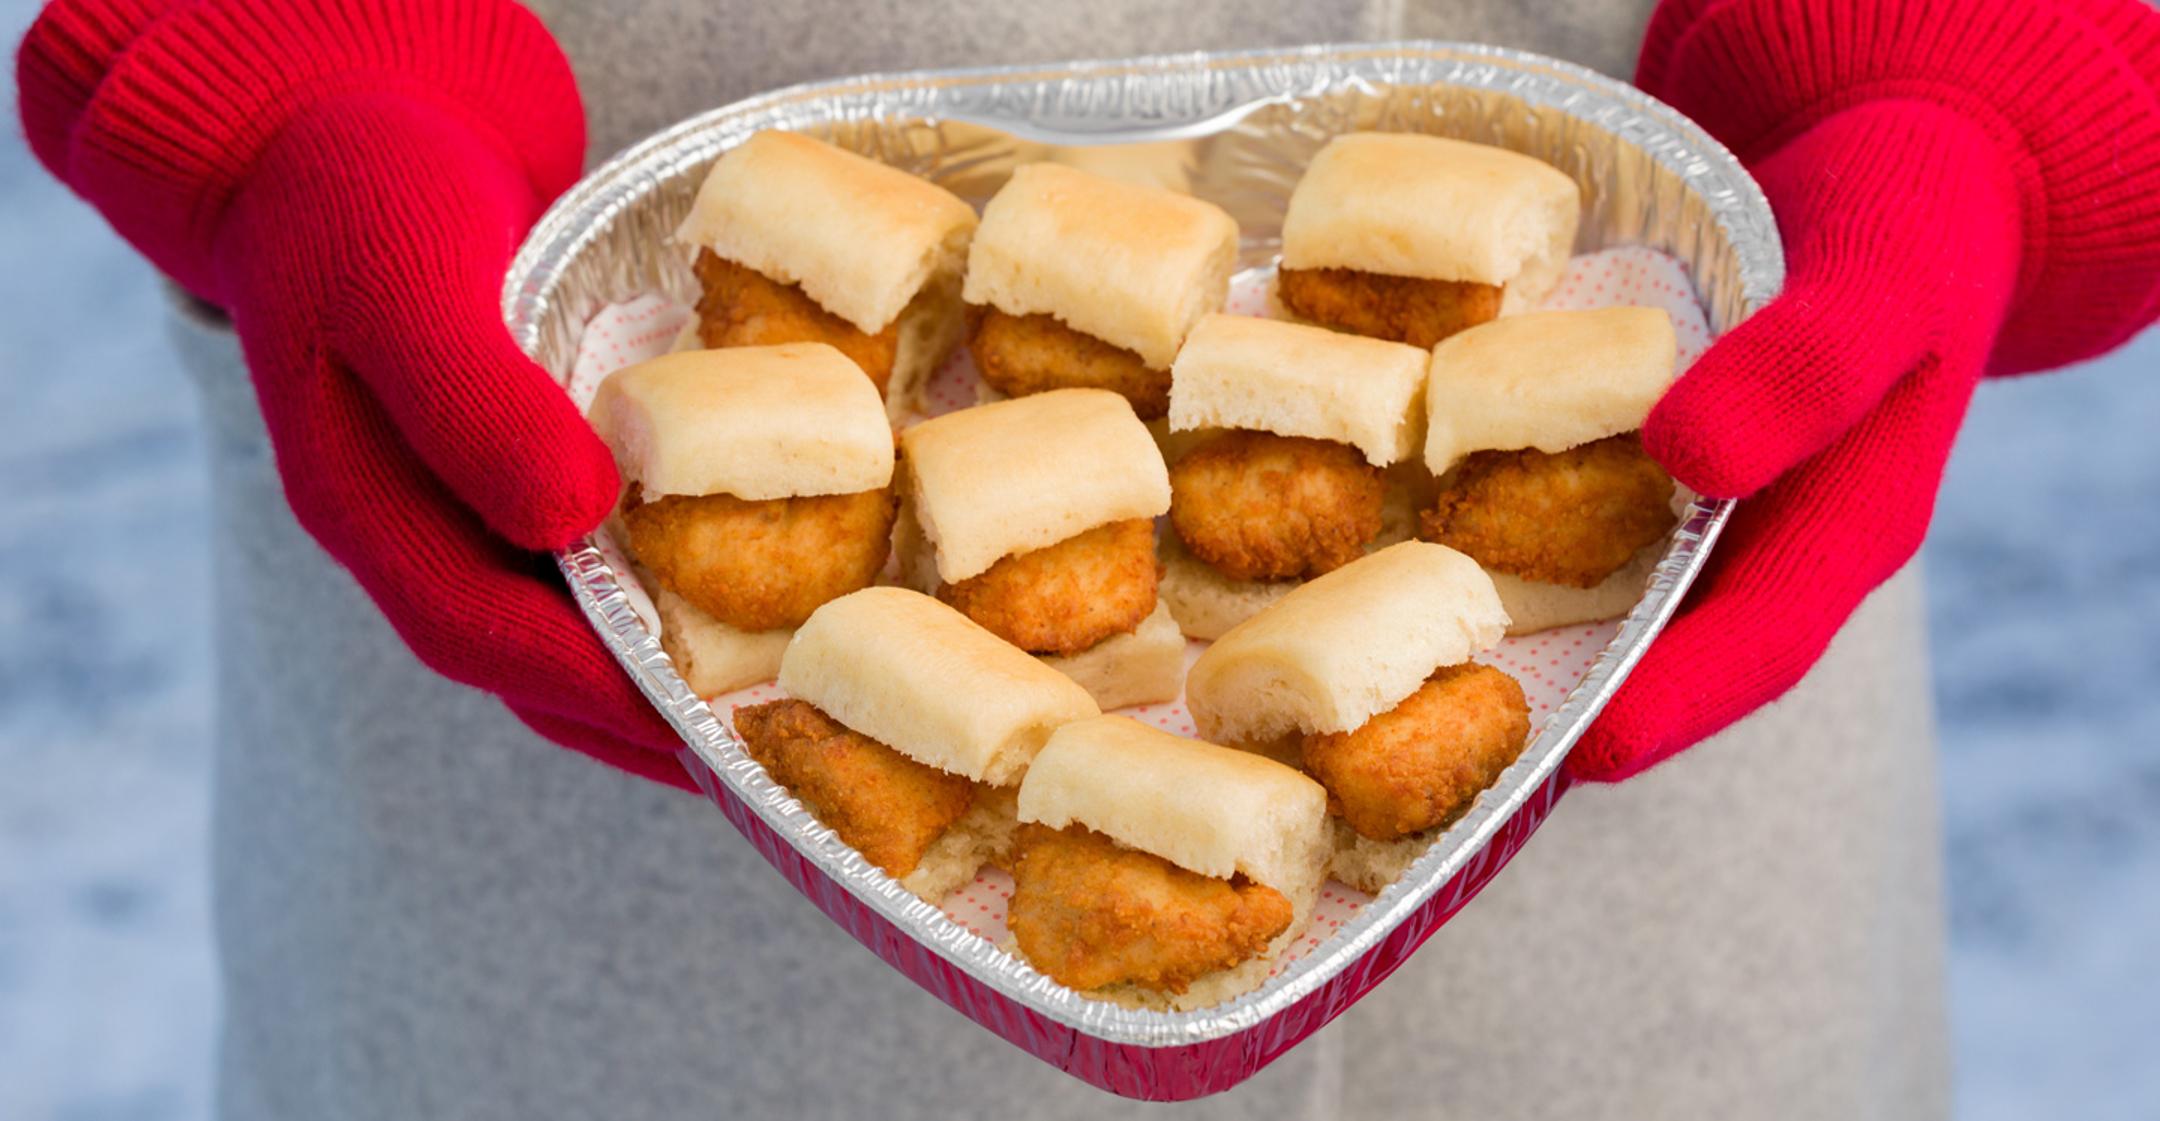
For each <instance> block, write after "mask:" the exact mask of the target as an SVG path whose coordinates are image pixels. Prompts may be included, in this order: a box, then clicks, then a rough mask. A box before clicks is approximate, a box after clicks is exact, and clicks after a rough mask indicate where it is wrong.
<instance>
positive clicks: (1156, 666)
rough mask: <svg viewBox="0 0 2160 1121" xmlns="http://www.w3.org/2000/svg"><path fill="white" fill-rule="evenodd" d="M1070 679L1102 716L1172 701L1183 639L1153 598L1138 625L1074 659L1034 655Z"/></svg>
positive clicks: (1181, 678) (1179, 682)
mask: <svg viewBox="0 0 2160 1121" xmlns="http://www.w3.org/2000/svg"><path fill="white" fill-rule="evenodd" d="M1036 658H1037V659H1038V660H1039V661H1041V662H1042V664H1044V665H1046V666H1049V667H1050V668H1051V669H1054V670H1056V671H1058V672H1059V673H1062V674H1064V675H1065V676H1067V677H1069V678H1072V679H1073V680H1074V681H1076V682H1079V683H1080V687H1081V688H1082V689H1085V690H1087V691H1088V695H1089V696H1092V697H1094V698H1095V703H1096V704H1098V705H1100V706H1102V709H1103V711H1105V712H1108V711H1110V710H1111V709H1117V708H1127V707H1130V706H1132V705H1144V704H1158V703H1161V702H1164V701H1174V700H1176V699H1177V696H1178V693H1179V691H1180V690H1182V689H1183V688H1184V686H1185V635H1184V634H1183V633H1182V632H1181V631H1179V630H1178V624H1177V620H1176V619H1175V618H1173V617H1172V616H1171V614H1170V605H1169V604H1168V603H1166V602H1164V601H1163V600H1162V599H1160V598H1159V597H1158V598H1157V600H1156V602H1155V610H1154V611H1152V612H1150V613H1149V614H1148V616H1147V618H1145V619H1143V620H1141V621H1140V625H1139V626H1138V627H1136V628H1134V629H1133V630H1131V631H1128V632H1126V633H1124V634H1119V635H1113V636H1111V637H1109V638H1106V639H1104V640H1102V641H1101V642H1099V643H1097V644H1095V645H1094V646H1091V647H1089V648H1088V649H1086V650H1082V651H1080V652H1079V653H1077V654H1062V655H1042V654H1038V655H1036Z"/></svg>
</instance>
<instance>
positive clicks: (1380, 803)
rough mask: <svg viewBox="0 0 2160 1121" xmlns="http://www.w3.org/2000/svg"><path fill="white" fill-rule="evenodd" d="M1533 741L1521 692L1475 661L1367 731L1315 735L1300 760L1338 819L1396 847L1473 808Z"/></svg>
mask: <svg viewBox="0 0 2160 1121" xmlns="http://www.w3.org/2000/svg"><path fill="white" fill-rule="evenodd" d="M1529 738H1530V705H1529V702H1528V701H1526V700H1525V699H1524V697H1523V691H1522V686H1521V685H1519V684H1517V683H1516V681H1515V679H1514V678H1512V677H1509V676H1508V675H1507V674H1505V673H1502V672H1501V671H1499V670H1497V669H1494V668H1492V667H1491V666H1485V665H1479V664H1477V663H1474V662H1472V663H1466V664H1464V665H1459V666H1450V667H1448V668H1447V669H1443V670H1441V671H1440V672H1438V673H1436V674H1434V675H1433V676H1432V677H1431V679H1429V680H1427V681H1426V682H1425V684H1424V685H1422V686H1419V687H1418V691H1417V692H1415V693H1412V694H1410V695H1409V696H1408V697H1406V698H1404V699H1403V702H1402V703H1401V704H1398V705H1396V706H1395V707H1394V708H1392V709H1390V710H1388V711H1387V712H1383V713H1381V714H1380V715H1378V716H1375V717H1373V718H1372V719H1370V720H1367V721H1366V722H1365V724H1364V725H1363V726H1362V727H1359V728H1356V729H1353V730H1351V731H1348V732H1334V733H1328V734H1314V735H1307V736H1306V737H1305V738H1304V742H1303V744H1302V749H1301V754H1302V758H1303V761H1304V764H1305V769H1306V770H1307V771H1308V772H1310V773H1311V774H1312V776H1313V777H1314V778H1317V779H1319V780H1320V785H1322V786H1325V787H1327V791H1328V809H1329V810H1330V811H1331V812H1334V813H1337V814H1339V815H1340V816H1341V817H1342V819H1343V820H1344V822H1346V823H1347V824H1348V825H1349V826H1350V828H1352V829H1355V830H1356V831H1357V832H1358V834H1359V835H1361V836H1365V837H1370V838H1372V839H1374V840H1377V841H1392V840H1395V839H1396V838H1399V837H1404V836H1408V835H1409V834H1412V833H1416V832H1418V831H1419V830H1422V829H1430V828H1432V827H1434V826H1436V825H1441V824H1444V823H1446V822H1448V821H1452V820H1454V819H1455V818H1456V817H1457V816H1458V815H1460V814H1461V813H1462V812H1463V811H1464V810H1467V809H1469V808H1470V803H1471V801H1472V800H1473V799H1475V798H1476V797H1477V796H1478V793H1479V792H1480V791H1482V790H1484V789H1485V788H1486V787H1488V786H1491V785H1492V784H1493V781H1494V780H1495V779H1498V778H1499V777H1500V772H1501V771H1504V770H1506V769H1507V767H1508V764H1510V763H1513V762H1514V761H1515V757H1516V756H1518V755H1521V754H1522V749H1523V745H1524V744H1525V743H1527V742H1528V741H1529Z"/></svg>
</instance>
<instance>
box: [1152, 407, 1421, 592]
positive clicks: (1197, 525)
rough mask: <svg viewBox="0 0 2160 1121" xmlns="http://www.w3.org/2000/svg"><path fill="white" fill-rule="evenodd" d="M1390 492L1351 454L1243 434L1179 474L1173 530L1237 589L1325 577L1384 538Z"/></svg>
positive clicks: (1173, 476) (1199, 451) (1217, 440)
mask: <svg viewBox="0 0 2160 1121" xmlns="http://www.w3.org/2000/svg"><path fill="white" fill-rule="evenodd" d="M1385 490H1386V487H1385V485H1384V484H1383V483H1382V481H1381V477H1380V469H1379V468H1377V467H1374V466H1373V465H1372V464H1370V463H1367V462H1365V457H1364V456H1363V455H1360V454H1359V453H1358V450H1357V449H1356V448H1353V447H1350V446H1349V445H1347V444H1338V443H1335V442H1333V441H1331V440H1310V439H1306V438H1304V437H1301V436H1277V435H1274V434H1273V433H1269V432H1248V431H1245V430H1242V429H1237V430H1232V431H1229V432H1224V433H1222V434H1221V435H1219V436H1216V437H1214V438H1212V439H1210V440H1208V441H1207V442H1206V443H1204V444H1201V445H1200V446H1199V447H1197V448H1195V449H1193V450H1192V451H1190V452H1188V453H1186V455H1185V457H1184V458H1182V459H1180V460H1178V461H1177V463H1176V464H1175V465H1174V466H1172V467H1171V468H1170V524H1171V526H1172V528H1174V529H1176V530H1177V535H1178V538H1179V539H1180V540H1182V541H1184V542H1185V548H1186V549H1188V550H1190V551H1191V552H1192V554H1193V555H1194V556H1196V557H1199V558H1200V559H1201V560H1204V561H1206V562H1207V563H1209V564H1211V565H1214V566H1215V568H1216V570H1217V571H1219V572H1221V573H1222V574H1223V575H1225V576H1228V577H1230V578H1231V579H1233V580H1290V579H1295V578H1298V577H1305V576H1318V575H1320V574H1321V573H1324V572H1331V571H1333V570H1335V569H1338V568H1341V567H1342V566H1343V565H1346V564H1349V563H1350V562H1351V561H1354V560H1356V559H1358V557H1360V556H1362V555H1363V554H1364V547H1365V543H1366V542H1368V541H1371V540H1372V539H1373V538H1374V537H1376V536H1378V535H1379V533H1380V500H1381V497H1382V495H1383V494H1384V493H1385Z"/></svg>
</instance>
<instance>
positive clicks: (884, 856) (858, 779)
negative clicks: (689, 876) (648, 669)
mask: <svg viewBox="0 0 2160 1121" xmlns="http://www.w3.org/2000/svg"><path fill="white" fill-rule="evenodd" d="M735 731H736V733H737V734H738V735H739V736H741V737H742V741H743V747H744V750H746V751H748V752H749V754H750V757H751V758H752V759H755V760H757V761H758V765H759V766H762V767H764V768H765V772H766V773H767V774H769V775H771V776H772V780H773V781H774V782H777V783H779V784H780V785H782V786H784V787H786V788H787V789H788V793H790V794H793V795H794V796H795V799H796V800H797V801H799V802H801V803H802V804H803V805H804V806H806V807H808V808H809V810H810V812H811V814H813V815H814V816H816V818H817V819H818V820H819V821H820V822H823V823H824V824H825V825H826V826H827V827H829V828H830V829H832V831H833V832H835V833H838V834H839V835H840V839H841V840H843V841H846V842H847V843H848V844H850V845H853V846H854V847H855V850H856V851H857V852H860V853H862V854H863V859H865V860H868V861H869V862H870V863H872V864H875V865H877V866H878V867H880V868H883V869H884V870H885V871H886V873H887V874H889V875H892V876H894V877H901V876H905V875H907V874H908V873H910V872H913V871H914V870H915V866H916V865H917V864H919V863H921V861H922V858H923V853H924V851H926V850H927V849H929V847H930V845H931V843H932V842H934V841H936V840H937V839H938V838H939V837H941V836H943V835H944V833H945V831H946V830H947V829H950V828H952V825H953V823H954V822H956V821H959V820H960V818H961V817H962V816H964V815H965V814H966V813H967V812H968V809H969V808H970V807H972V806H973V805H974V804H975V784H974V783H973V782H970V781H969V780H968V779H967V778H966V777H964V776H962V775H956V774H952V773H950V772H947V771H941V770H938V769H937V768H936V767H932V766H929V765H928V764H925V763H918V762H916V761H915V760H913V759H910V758H908V757H907V756H905V755H902V754H900V753H899V752H897V751H894V750H893V749H892V748H889V747H887V746H885V745H884V744H882V743H879V742H878V741H876V740H874V739H871V738H870V737H868V736H865V735H863V734H861V733H859V732H855V731H851V730H850V729H848V728H847V727H846V726H845V725H843V724H841V723H839V722H838V721H836V720H834V719H833V718H832V717H829V716H827V715H825V714H824V712H822V711H820V710H819V709H818V707H817V706H816V705H813V704H811V703H810V702H808V701H800V700H778V701H768V702H767V703H765V704H761V705H746V706H744V707H742V708H738V709H736V710H735Z"/></svg>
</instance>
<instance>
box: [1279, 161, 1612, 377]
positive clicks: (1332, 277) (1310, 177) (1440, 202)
mask: <svg viewBox="0 0 2160 1121" xmlns="http://www.w3.org/2000/svg"><path fill="white" fill-rule="evenodd" d="M1581 211H1582V192H1581V190H1580V189H1579V188H1578V187H1577V186H1576V185H1575V181H1574V180H1573V179H1571V178H1569V177H1568V176H1567V175H1565V174H1563V173H1562V172H1561V171H1560V170H1559V169H1558V168H1555V167H1553V166H1552V165H1551V164H1548V163H1545V162H1544V161H1542V160H1539V159H1535V158H1533V157H1530V156H1525V155H1523V154H1521V153H1519V152H1511V151H1509V150H1507V149H1505V148H1496V147H1492V146H1490V145H1486V144H1472V143H1470V142H1468V141H1463V140H1450V139H1446V138H1444V137H1438V136H1423V135H1418V134H1414V133H1380V132H1354V133H1349V134H1346V135H1343V136H1338V137H1336V138H1335V139H1333V140H1330V141H1329V142H1328V143H1327V145H1326V146H1325V147H1323V148H1321V149H1320V152H1319V154H1318V155H1316V156H1314V157H1313V160H1312V163H1311V164H1310V165H1308V166H1307V167H1306V169H1305V174H1304V176H1303V177H1302V178H1300V179H1299V180H1298V185H1297V187H1296V188H1295V189H1293V190H1292V191H1291V194H1290V205H1289V209H1288V210H1287V212H1286V213H1285V214H1284V216H1283V231H1282V264H1281V267H1280V268H1279V269H1278V270H1277V272H1276V274H1275V286H1274V289H1273V296H1274V300H1275V302H1276V304H1278V305H1279V306H1280V307H1281V308H1282V309H1283V310H1284V311H1287V312H1289V313H1290V314H1291V315H1293V316H1295V317H1297V318H1300V319H1304V320H1308V321H1310V322H1314V323H1319V324H1321V325H1323V326H1328V327H1333V328H1336V329H1338V330H1343V331H1350V332H1354V333H1356V334H1360V335H1371V336H1373V337H1375V338H1382V339H1392V340H1394V341H1396V342H1403V343H1409V344H1410V345H1412V346H1417V347H1431V346H1432V345H1433V344H1435V343H1437V342H1439V341H1440V340H1441V339H1444V338H1446V337H1448V336H1449V335H1452V334H1454V333H1455V332H1457V331H1460V330H1462V329H1464V328H1466V327H1471V326H1475V325H1477V324H1479V323H1484V322H1487V321H1489V320H1492V319H1494V318H1497V317H1498V316H1500V315H1503V314H1513V313H1515V312H1517V311H1525V310H1528V309H1530V308H1534V307H1536V306H1538V304H1539V303H1540V302H1541V301H1543V300H1544V298H1545V296H1546V293H1548V292H1550V291H1551V290H1552V287H1553V285H1554V284H1555V283H1556V282H1557V281H1558V280H1559V279H1560V273H1561V271H1562V270H1563V269H1564V268H1566V266H1567V260H1568V254H1569V252H1570V250H1571V249H1572V248H1573V247H1574V244H1575V228H1576V225H1577V223H1578V222H1579V221H1580V220H1581Z"/></svg>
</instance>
